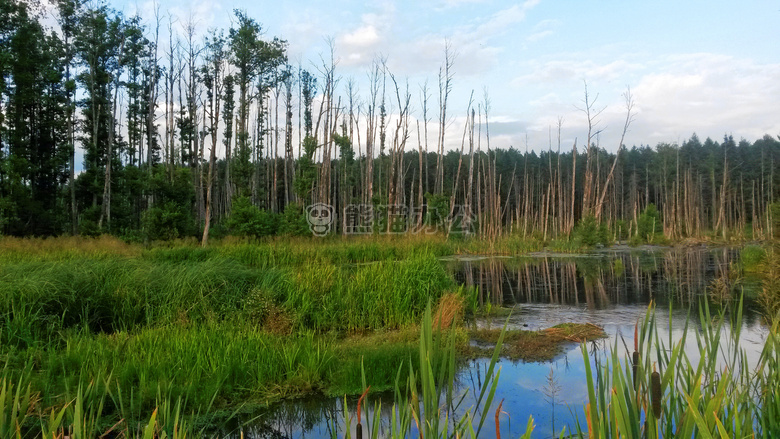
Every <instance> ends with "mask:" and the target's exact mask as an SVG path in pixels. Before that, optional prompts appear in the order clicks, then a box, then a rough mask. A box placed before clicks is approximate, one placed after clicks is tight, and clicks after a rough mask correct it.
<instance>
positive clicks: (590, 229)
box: [574, 215, 611, 246]
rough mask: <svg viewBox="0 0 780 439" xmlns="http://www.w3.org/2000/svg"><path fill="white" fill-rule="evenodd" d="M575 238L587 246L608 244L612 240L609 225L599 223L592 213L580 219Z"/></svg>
mask: <svg viewBox="0 0 780 439" xmlns="http://www.w3.org/2000/svg"><path fill="white" fill-rule="evenodd" d="M574 239H575V240H576V241H579V242H581V243H582V244H583V245H587V246H594V245H597V244H601V245H607V244H610V241H611V240H610V238H609V229H608V228H607V225H606V224H604V223H599V222H598V220H596V217H594V216H592V215H588V216H586V217H583V218H582V219H580V221H579V222H578V223H577V227H575V228H574Z"/></svg>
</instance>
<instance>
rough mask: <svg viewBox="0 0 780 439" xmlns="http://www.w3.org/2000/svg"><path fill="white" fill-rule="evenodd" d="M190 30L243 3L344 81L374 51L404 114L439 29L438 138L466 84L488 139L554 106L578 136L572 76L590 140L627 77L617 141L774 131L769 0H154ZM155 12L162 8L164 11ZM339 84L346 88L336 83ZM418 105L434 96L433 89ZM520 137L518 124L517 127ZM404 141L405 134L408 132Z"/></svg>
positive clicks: (433, 70) (524, 129) (292, 49)
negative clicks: (589, 112) (445, 74)
mask: <svg viewBox="0 0 780 439" xmlns="http://www.w3.org/2000/svg"><path fill="white" fill-rule="evenodd" d="M111 4H112V6H113V7H115V8H117V9H119V10H122V11H124V12H125V14H132V13H134V12H135V11H136V10H137V11H140V13H141V15H142V16H144V17H146V18H147V19H148V21H149V22H151V20H152V15H151V11H153V9H154V6H153V4H154V3H153V1H152V0H131V1H122V0H113V2H112V3H111ZM159 4H160V8H161V10H162V11H163V12H166V11H168V12H170V13H171V14H173V15H174V16H176V17H177V18H178V20H179V21H180V22H184V21H186V19H187V17H189V16H192V17H193V19H194V20H195V21H196V22H197V23H198V29H199V30H200V31H201V33H205V31H206V29H208V28H209V27H225V28H227V27H229V26H230V19H231V11H232V10H233V9H234V8H242V9H245V10H246V11H247V12H248V13H249V15H250V16H252V17H253V18H255V19H256V20H257V21H258V22H260V23H261V24H262V25H263V28H264V29H265V31H266V35H267V36H268V37H272V36H278V37H280V38H283V39H286V40H287V41H288V42H289V55H290V60H291V61H293V62H295V63H297V62H301V63H302V65H303V67H304V68H309V69H312V70H313V69H315V68H316V66H317V65H319V64H320V59H321V57H327V56H328V54H329V49H328V44H327V40H328V39H332V40H333V41H334V42H335V55H336V59H337V62H338V64H337V74H338V75H339V76H340V77H341V78H342V81H341V83H340V84H341V85H342V90H343V87H344V86H345V85H346V80H347V79H348V78H354V79H355V80H356V81H357V83H358V85H359V86H360V90H361V91H362V92H363V94H367V90H368V87H367V85H365V83H364V81H365V78H366V76H367V73H368V68H369V66H370V64H371V62H372V61H373V60H374V59H375V57H376V56H379V55H381V56H383V57H386V58H387V63H388V66H389V68H390V70H391V71H392V72H393V73H394V74H395V75H396V76H397V77H398V78H399V79H404V78H407V79H408V81H409V85H410V90H411V91H412V95H413V99H412V102H413V105H414V115H415V116H416V117H421V114H420V113H421V112H420V107H421V105H420V103H419V99H418V94H419V92H418V90H419V86H420V85H421V84H422V83H423V82H424V81H425V80H426V79H427V80H428V82H429V86H430V87H431V88H432V89H433V91H435V90H436V78H437V72H438V69H439V67H440V65H441V64H442V61H443V58H444V41H445V39H449V41H450V42H451V43H452V48H453V49H454V50H455V52H456V53H457V57H456V59H455V62H454V69H453V70H454V72H455V76H454V82H453V92H452V95H451V101H450V110H451V111H450V112H449V114H450V116H451V120H450V125H449V126H450V128H449V129H448V133H449V134H448V139H449V144H450V147H459V146H460V135H461V133H462V126H463V125H462V124H463V121H464V116H465V113H466V108H467V104H468V99H469V95H470V94H471V92H472V90H474V92H475V96H476V97H477V99H478V100H481V99H482V96H483V89H487V91H488V94H489V96H490V101H491V116H490V120H491V145H492V146H498V147H508V146H510V145H512V146H515V147H517V148H525V143H526V138H527V139H528V143H529V145H530V146H531V147H532V148H535V149H541V148H546V147H547V145H548V134H549V131H548V130H549V127H550V126H551V125H552V126H554V125H555V123H556V121H557V120H558V118H559V117H563V119H564V123H563V143H564V145H565V146H566V147H570V145H571V142H572V141H573V140H574V138H575V137H577V138H578V139H579V142H578V143H579V144H580V145H582V144H583V142H584V137H585V136H586V135H587V125H586V120H585V118H584V115H583V114H582V113H581V112H580V111H579V110H578V109H577V107H581V106H582V99H583V93H584V85H583V81H587V83H588V89H589V91H590V93H591V96H592V97H595V96H596V95H598V100H597V101H596V105H595V107H597V108H598V109H601V108H604V107H606V108H605V109H604V111H603V113H602V114H601V116H600V118H599V125H598V128H600V129H601V130H602V134H601V136H600V139H599V142H600V144H601V146H603V147H605V148H607V149H608V150H615V149H616V147H617V143H618V141H619V138H620V132H621V129H622V124H623V119H624V118H625V108H624V104H623V98H622V97H621V94H622V93H623V92H624V91H625V90H626V87H627V86H630V87H631V91H632V94H633V98H634V101H635V107H634V111H635V121H634V123H633V124H632V125H631V129H630V132H629V133H628V135H627V137H626V140H625V143H626V144H627V145H629V146H630V145H634V144H640V143H642V144H650V145H655V144H656V143H658V142H669V143H673V142H678V141H682V140H684V139H686V138H688V137H689V136H690V135H691V134H692V133H693V132H696V133H697V134H698V135H699V136H700V137H702V138H704V137H707V136H710V137H713V138H714V139H716V140H720V139H722V137H723V135H724V134H726V133H729V134H733V135H734V137H735V138H737V139H739V138H741V137H744V138H746V139H748V140H751V141H752V140H755V139H756V138H757V137H760V136H762V135H763V134H765V133H769V134H772V135H780V117H779V116H780V99H779V98H780V44H778V40H779V38H778V37H780V32H779V31H778V29H779V28H778V26H777V23H778V22H780V4H779V3H778V2H775V1H743V2H737V1H679V0H677V1H666V0H664V1H652V2H648V1H642V2H639V1H552V0H527V1H525V2H509V1H491V0H430V1H425V0H423V1H407V0H403V1H377V2H365V1H352V0H349V1H324V0H317V1H276V2H270V1H265V0H263V1H253V2H238V1H234V0H188V1H183V0H171V1H165V0H159ZM165 21H167V20H165ZM343 94H346V93H345V92H343ZM430 106H431V107H433V108H436V99H435V96H434V97H433V98H432V100H431V102H430ZM526 136H527V137H526ZM413 144H415V145H416V141H414V142H413Z"/></svg>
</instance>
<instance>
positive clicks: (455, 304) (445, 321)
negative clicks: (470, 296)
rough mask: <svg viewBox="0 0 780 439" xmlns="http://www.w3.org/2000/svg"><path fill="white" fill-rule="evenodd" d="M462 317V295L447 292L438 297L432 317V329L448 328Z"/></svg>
mask: <svg viewBox="0 0 780 439" xmlns="http://www.w3.org/2000/svg"><path fill="white" fill-rule="evenodd" d="M462 319H463V296H461V295H460V294H456V293H447V294H445V295H443V296H442V297H441V298H440V299H439V304H438V305H437V306H436V311H435V313H434V317H433V329H434V330H436V329H439V328H441V329H449V328H451V327H452V326H453V325H457V324H458V323H460V322H461V321H462Z"/></svg>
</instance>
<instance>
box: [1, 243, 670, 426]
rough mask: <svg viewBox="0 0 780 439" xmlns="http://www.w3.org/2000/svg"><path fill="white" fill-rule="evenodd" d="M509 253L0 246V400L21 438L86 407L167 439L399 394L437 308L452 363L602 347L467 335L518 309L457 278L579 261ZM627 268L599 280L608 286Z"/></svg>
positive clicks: (571, 333)
mask: <svg viewBox="0 0 780 439" xmlns="http://www.w3.org/2000/svg"><path fill="white" fill-rule="evenodd" d="M510 244H511V242H510V243H504V244H502V245H503V247H500V248H497V247H496V246H495V245H492V248H491V246H490V245H488V244H486V243H480V242H471V241H463V242H460V241H452V240H447V239H445V238H443V237H439V236H434V237H421V238H413V239H409V238H406V239H385V238H382V239H357V240H348V241H341V240H335V239H332V240H323V241H321V242H314V241H310V240H299V241H297V240H292V241H281V240H279V241H268V242H232V241H226V242H223V243H215V245H212V246H210V247H209V248H205V249H204V248H200V247H198V246H196V245H193V244H192V243H177V244H170V243H169V244H164V245H155V246H151V247H143V246H140V245H134V244H126V243H124V242H121V241H119V240H116V239H113V238H109V237H101V238H98V239H83V238H56V239H46V240H44V239H24V240H20V239H14V238H0V247H1V248H2V249H3V251H2V252H1V253H0V263H1V266H0V297H2V301H1V302H0V307H2V308H1V309H0V316H2V321H0V342H2V348H1V349H0V361H2V363H3V373H2V379H3V383H5V385H6V386H7V387H8V389H7V391H6V392H5V393H4V395H6V396H4V397H3V398H6V399H7V398H10V399H7V401H6V400H3V398H0V400H3V401H5V402H6V403H7V404H6V406H5V407H6V408H7V407H8V404H11V406H13V405H14V404H13V398H14V397H13V396H8V395H17V396H16V397H17V398H21V399H24V395H27V397H28V399H29V402H28V404H27V405H26V406H25V407H27V409H26V412H25V413H26V415H25V416H24V417H22V420H23V422H21V423H19V428H21V430H19V431H26V432H27V434H26V435H25V437H26V436H28V435H30V434H33V433H31V432H33V431H40V428H41V427H38V426H37V425H44V426H48V427H44V429H45V428H49V429H50V430H51V428H54V427H57V426H59V425H60V424H62V425H71V424H73V423H74V422H83V421H84V419H81V417H80V416H81V415H78V414H77V411H75V410H76V407H80V408H79V410H80V411H81V412H82V413H83V412H84V410H86V411H88V412H89V413H91V415H90V416H91V417H90V418H89V421H88V422H86V424H85V425H83V426H82V427H83V428H86V429H87V430H89V431H91V432H94V433H95V434H98V433H100V434H102V433H105V432H107V431H114V432H116V431H124V432H125V433H124V434H125V435H126V436H130V435H135V434H140V433H139V432H141V431H142V430H143V428H142V427H143V426H145V425H148V423H149V422H150V418H149V414H150V413H155V414H157V415H159V416H160V418H159V419H156V420H155V421H154V422H153V424H154V425H155V426H156V427H155V428H157V429H158V430H159V431H168V430H170V429H171V428H173V426H174V425H178V424H177V423H178V422H180V421H183V420H184V419H185V418H186V424H187V425H189V427H188V428H190V429H192V431H193V432H196V431H201V433H203V432H208V431H211V432H212V433H213V432H214V431H215V430H213V428H214V427H218V426H220V425H222V426H225V425H230V424H231V422H233V423H234V421H231V419H235V418H236V417H239V418H240V417H241V414H242V413H243V414H247V413H252V412H254V411H256V410H257V409H258V408H262V407H267V406H268V405H269V404H273V403H275V402H278V401H281V400H285V399H290V398H301V397H311V396H313V395H323V396H326V397H330V396H337V397H343V396H344V395H360V394H361V393H363V391H364V389H365V388H366V386H367V385H371V388H372V389H373V391H374V392H382V391H391V390H393V389H396V391H397V389H398V386H399V383H403V382H406V381H408V380H409V379H410V376H409V375H410V373H413V372H411V371H412V370H413V368H412V367H411V365H418V364H421V362H422V361H423V359H424V358H423V357H424V355H422V353H421V352H422V351H421V348H420V343H421V342H420V340H421V336H422V334H423V333H424V332H425V328H424V323H422V322H423V317H424V313H425V309H426V306H428V305H429V304H430V305H431V306H432V317H431V318H432V327H431V328H430V329H432V330H434V331H437V330H439V329H444V330H445V331H444V332H445V333H448V334H451V335H448V336H447V337H452V340H453V342H452V343H453V349H454V352H457V355H456V354H453V355H456V356H457V358H458V360H457V363H459V364H462V363H463V362H464V361H467V360H470V359H471V360H473V359H475V358H483V359H489V358H496V355H498V357H500V358H506V359H509V360H513V361H522V362H537V361H541V362H549V361H551V360H554V359H555V358H556V356H558V355H560V353H561V352H562V351H563V348H562V346H572V345H576V344H578V343H583V342H585V341H586V340H593V339H600V338H604V337H606V336H607V334H606V333H605V332H604V330H603V328H602V327H600V326H596V325H593V324H591V323H590V322H588V321H587V320H586V319H584V321H580V322H567V323H563V324H556V325H551V326H550V327H548V328H533V329H528V330H523V329H522V328H515V329H509V330H505V331H502V330H501V329H497V328H495V327H494V328H490V329H487V328H484V327H483V328H475V327H471V328H469V325H470V324H469V323H468V321H473V319H474V318H479V317H480V316H481V317H482V318H485V317H491V318H494V319H502V318H504V317H503V316H505V315H506V314H507V313H508V311H507V310H508V308H503V307H502V306H501V305H502V304H501V303H496V304H495V306H489V305H487V304H486V303H485V302H484V300H485V298H484V297H482V296H480V294H481V293H480V291H481V290H482V289H484V285H480V284H475V283H473V282H471V283H470V284H469V282H462V281H461V280H462V279H461V280H458V279H456V277H457V276H455V277H454V276H453V274H452V273H453V272H452V269H449V268H448V264H454V263H459V264H462V263H464V262H465V263H467V264H478V263H480V261H485V260H488V261H492V260H493V259H494V258H493V257H491V256H490V255H498V256H499V258H498V259H502V257H503V256H511V257H510V258H509V259H507V263H508V264H510V265H511V264H512V263H515V262H512V261H513V260H514V258H515V256H517V255H527V254H529V253H530V255H529V256H530V257H531V258H536V259H541V260H544V261H545V262H544V263H547V262H546V261H548V260H556V258H559V259H560V258H572V257H573V260H578V259H580V258H579V257H577V256H578V254H577V253H576V252H574V249H571V250H572V252H569V253H561V252H560V251H559V249H557V250H550V251H544V250H541V249H539V248H537V247H538V245H537V244H534V243H526V244H524V245H517V246H516V247H515V249H514V250H511V247H510ZM540 251H544V252H543V253H539V252H540ZM580 251H581V250H580ZM610 251H614V252H618V251H625V250H622V249H610ZM630 251H633V252H641V251H642V250H630ZM658 251H663V249H659V250H658ZM532 252H536V253H532ZM600 253H601V254H602V255H603V254H604V252H600ZM476 254H480V255H481V256H474V255H476ZM452 255H460V256H455V257H453V256H452ZM582 256H583V257H584V256H585V255H582ZM606 259H609V258H606ZM610 261H611V260H610ZM571 263H572V264H574V262H571ZM609 264H612V265H609ZM620 264H621V265H622V264H623V262H620ZM617 265H618V263H617V262H615V263H614V264H613V263H612V262H608V263H607V265H603V264H602V265H600V266H599V267H601V268H598V267H597V269H598V270H599V272H601V271H603V270H605V269H606V270H607V271H610V270H611V272H612V273H613V274H614V273H615V272H616V271H617V270H618V269H622V268H620V267H617ZM468 266H469V267H470V266H471V265H468ZM572 267H574V265H573V266H572ZM604 267H606V268H604ZM526 269H527V268H526ZM581 269H583V267H580V266H578V268H577V270H581ZM544 270H546V271H548V272H549V271H550V268H549V267H545V268H544ZM555 270H562V269H561V268H555ZM519 273H520V272H519V271H518V281H519V279H520V277H519ZM583 276H591V275H589V274H587V273H586V274H584V275H583ZM502 282H503V280H502ZM575 288H576V286H575ZM467 320H468V321H467ZM496 346H498V348H497V349H496ZM436 355H444V354H442V353H438V354H436ZM453 361H455V360H453ZM407 365H409V366H410V367H407ZM25 389H26V390H25ZM25 391H26V392H27V393H24V392H25ZM17 392H19V393H17ZM17 405H18V404H17ZM20 407H21V406H20ZM163 409H165V410H167V414H163ZM9 413H10V412H9ZM184 414H186V416H184ZM17 415H18V413H17ZM57 416H60V418H59V421H58V422H55V420H56V419H55V418H57ZM163 418H164V419H163ZM77 419H81V420H80V421H77ZM182 425H183V424H182ZM166 428H167V429H168V430H166ZM238 428H240V427H238ZM54 430H56V428H54ZM54 430H52V431H54ZM170 431H172V430H170ZM217 431H222V430H217ZM169 434H170V433H169ZM87 436H89V435H87Z"/></svg>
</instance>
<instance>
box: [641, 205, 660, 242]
mask: <svg viewBox="0 0 780 439" xmlns="http://www.w3.org/2000/svg"><path fill="white" fill-rule="evenodd" d="M662 231H663V222H662V221H661V215H660V214H659V213H658V209H656V207H655V204H653V203H650V204H648V205H647V207H646V208H645V210H644V211H643V212H642V214H641V215H639V219H638V220H637V236H638V237H639V239H640V240H641V242H649V243H652V242H655V241H656V239H657V238H656V237H658V236H659V235H661V233H662Z"/></svg>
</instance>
